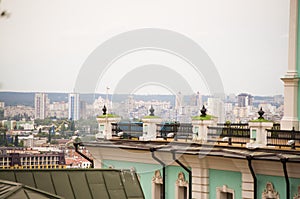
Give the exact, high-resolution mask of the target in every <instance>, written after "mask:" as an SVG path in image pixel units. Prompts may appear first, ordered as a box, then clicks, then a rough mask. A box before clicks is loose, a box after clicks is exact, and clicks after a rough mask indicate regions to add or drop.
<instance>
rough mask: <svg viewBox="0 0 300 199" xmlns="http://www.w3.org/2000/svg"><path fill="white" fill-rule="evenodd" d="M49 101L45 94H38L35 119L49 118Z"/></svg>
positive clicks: (35, 97) (35, 104)
mask: <svg viewBox="0 0 300 199" xmlns="http://www.w3.org/2000/svg"><path fill="white" fill-rule="evenodd" d="M48 103H49V99H48V96H47V94H45V93H36V94H35V96H34V110H35V119H45V118H46V117H47V104H48Z"/></svg>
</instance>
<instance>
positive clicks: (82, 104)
mask: <svg viewBox="0 0 300 199" xmlns="http://www.w3.org/2000/svg"><path fill="white" fill-rule="evenodd" d="M86 107H87V103H86V102H85V101H80V117H81V118H83V119H86V118H87V114H86V109H87V108H86Z"/></svg>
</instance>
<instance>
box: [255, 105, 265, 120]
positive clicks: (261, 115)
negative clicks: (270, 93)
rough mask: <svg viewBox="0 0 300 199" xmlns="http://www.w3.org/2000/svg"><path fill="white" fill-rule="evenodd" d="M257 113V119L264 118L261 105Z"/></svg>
mask: <svg viewBox="0 0 300 199" xmlns="http://www.w3.org/2000/svg"><path fill="white" fill-rule="evenodd" d="M257 113H258V115H259V117H258V119H264V117H263V115H264V114H265V112H264V111H263V110H262V107H260V110H259V111H258V112H257Z"/></svg>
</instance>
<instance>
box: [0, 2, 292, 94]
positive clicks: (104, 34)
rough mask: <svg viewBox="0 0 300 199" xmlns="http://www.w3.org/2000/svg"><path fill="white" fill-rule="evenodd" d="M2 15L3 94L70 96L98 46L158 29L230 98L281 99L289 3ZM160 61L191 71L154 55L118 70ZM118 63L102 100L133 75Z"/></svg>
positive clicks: (7, 6) (37, 9) (197, 83)
mask: <svg viewBox="0 0 300 199" xmlns="http://www.w3.org/2000/svg"><path fill="white" fill-rule="evenodd" d="M0 10H7V11H8V12H10V13H11V15H10V17H9V18H1V19H0V52H1V53H0V66H1V70H0V71H1V72H0V91H25V92H27V91H46V92H71V91H72V90H73V88H74V84H75V81H76V77H77V74H78V72H79V70H80V68H81V66H82V64H83V63H84V61H85V60H86V59H87V57H88V56H89V54H90V53H91V52H93V50H94V49H96V48H97V46H99V45H101V43H103V42H104V41H106V40H107V39H109V38H111V37H113V36H115V35H118V34H121V33H123V32H126V31H130V30H134V29H139V28H161V29H168V30H172V31H176V32H178V33H181V34H183V35H185V36H187V37H189V38H190V39H192V40H194V41H195V42H197V43H198V44H199V45H200V46H201V47H202V48H203V49H204V50H205V51H206V53H207V54H208V56H209V57H210V58H211V59H212V61H213V62H214V64H215V66H216V68H217V70H218V71H219V74H220V76H221V79H222V81H223V85H224V89H225V93H226V94H229V93H235V94H238V93H240V92H248V93H251V94H253V95H276V94H283V83H282V82H281V80H280V77H283V76H284V74H285V72H286V69H287V62H288V60H287V54H288V28H289V0H188V1H183V0H118V1H117V0H109V1H99V0H94V1H92V0H2V3H1V4H0ZM147 53H148V54H147ZM163 56H166V57H165V58H163V59H168V60H169V62H168V63H164V64H171V65H172V67H174V70H176V71H178V72H184V71H185V69H184V70H183V68H182V67H188V66H183V65H182V64H181V63H180V60H176V59H174V60H172V58H170V57H169V55H164V54H161V55H158V54H157V53H153V52H144V54H139V53H137V54H136V56H133V55H131V56H128V57H127V58H126V57H124V59H123V60H119V62H118V63H119V65H120V64H123V65H126V64H128V68H130V66H133V65H135V66H139V65H142V64H143V65H144V64H145V60H148V61H147V62H148V63H149V64H151V60H156V63H159V58H160V57H163ZM147 57H148V58H147ZM139 61H140V63H139ZM162 62H163V61H162ZM118 63H116V64H115V66H113V67H112V68H111V71H108V72H107V74H104V75H103V78H102V79H101V80H99V85H98V89H99V90H98V91H99V92H101V93H105V88H106V87H107V86H109V87H111V88H112V89H113V88H114V86H115V85H116V84H117V82H118V79H119V78H121V77H122V75H124V74H126V73H127V72H128V71H126V70H122V71H121V70H119V69H118ZM123 68H124V67H123ZM125 68H126V67H125ZM128 70H129V69H128ZM186 71H188V69H187V70H186ZM190 73H191V76H190V77H189V76H186V77H185V78H187V79H188V81H189V83H190V84H192V88H193V89H194V90H195V91H200V92H201V93H206V92H207V91H206V90H205V88H203V83H202V82H201V80H198V79H197V78H195V77H192V76H193V75H192V72H190ZM112 74H113V75H112ZM112 76H113V77H114V78H111V77H112ZM152 89H153V88H152ZM145 90H147V89H145ZM155 92H156V91H155V90H154V93H153V94H156V93H155ZM157 93H159V91H158V90H157Z"/></svg>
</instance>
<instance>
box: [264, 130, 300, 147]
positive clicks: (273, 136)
mask: <svg viewBox="0 0 300 199" xmlns="http://www.w3.org/2000/svg"><path fill="white" fill-rule="evenodd" d="M267 145H268V146H278V147H291V148H292V149H295V148H296V147H300V131H295V129H294V128H293V129H292V130H278V129H268V130H267Z"/></svg>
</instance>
